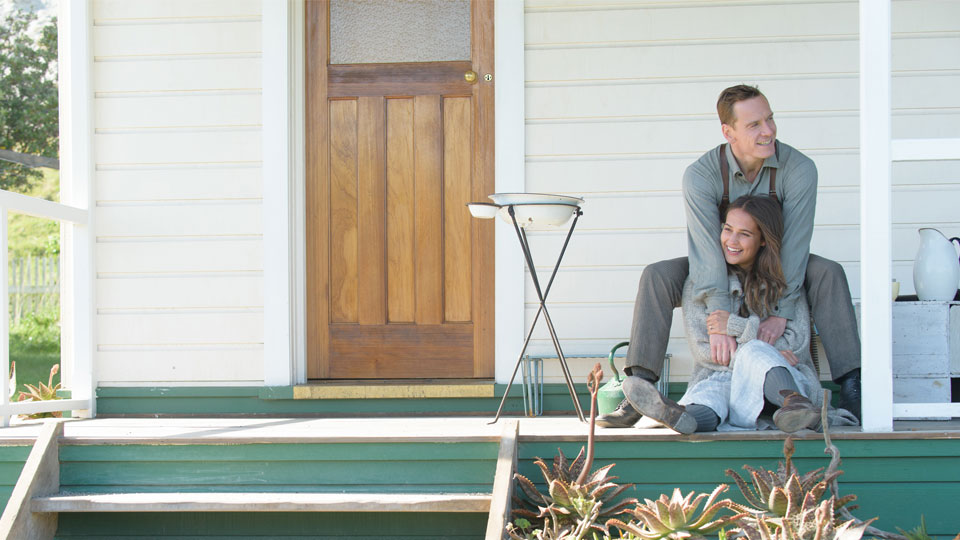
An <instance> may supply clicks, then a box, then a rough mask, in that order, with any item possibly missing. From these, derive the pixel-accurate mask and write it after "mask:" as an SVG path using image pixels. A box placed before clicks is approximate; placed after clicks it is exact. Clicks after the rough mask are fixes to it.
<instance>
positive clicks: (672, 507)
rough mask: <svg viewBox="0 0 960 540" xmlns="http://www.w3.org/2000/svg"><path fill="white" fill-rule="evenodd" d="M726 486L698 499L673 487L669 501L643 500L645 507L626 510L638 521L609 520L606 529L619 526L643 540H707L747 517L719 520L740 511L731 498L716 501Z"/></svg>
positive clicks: (703, 494) (661, 497) (662, 499)
mask: <svg viewBox="0 0 960 540" xmlns="http://www.w3.org/2000/svg"><path fill="white" fill-rule="evenodd" d="M727 487H728V486H727V485H726V484H720V485H719V486H717V487H716V489H714V490H713V493H711V494H710V495H709V496H708V495H707V494H706V493H701V494H699V495H697V496H696V497H694V492H692V491H691V492H690V493H688V494H687V496H686V497H684V496H683V495H682V494H681V493H680V488H674V490H673V496H672V497H670V498H667V496H666V495H660V498H659V499H657V500H655V501H651V500H650V499H644V504H643V505H638V506H637V507H636V508H634V509H632V510H627V513H629V514H632V515H633V516H634V517H635V518H636V520H635V521H633V520H632V521H630V523H624V522H623V521H621V520H619V519H611V520H609V521H607V526H608V527H611V526H612V527H616V528H618V529H620V530H621V531H624V532H625V533H627V534H630V535H633V536H634V537H636V538H640V539H643V540H659V539H661V538H671V539H673V540H682V539H685V538H693V539H697V538H704V537H706V536H707V535H709V534H713V533H716V532H718V531H720V529H722V528H723V527H726V526H727V525H730V524H733V523H736V521H737V520H738V519H740V518H742V517H744V516H746V515H747V513H746V512H740V513H738V514H735V515H730V516H723V517H720V518H717V517H716V516H717V514H718V513H719V512H720V511H721V510H723V509H731V510H734V511H738V510H740V509H741V508H740V506H739V505H737V504H736V503H734V502H733V501H731V500H729V499H724V500H722V501H717V500H716V499H717V497H718V496H719V495H720V494H721V493H723V492H725V491H726V490H727ZM704 499H706V502H705V503H704V505H703V510H701V511H698V509H699V507H700V503H701V502H703V501H704Z"/></svg>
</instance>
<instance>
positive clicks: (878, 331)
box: [860, 0, 893, 432]
mask: <svg viewBox="0 0 960 540" xmlns="http://www.w3.org/2000/svg"><path fill="white" fill-rule="evenodd" d="M890 39H891V38H890V0H861V1H860V298H861V317H860V320H861V343H862V348H861V351H862V358H863V370H862V378H863V429H864V431H871V432H885V431H892V430H893V371H892V356H893V346H892V343H893V338H892V324H891V321H892V306H891V303H890V279H891V278H890V275H891V268H890V265H891V227H890V224H891V204H890V199H891V197H890V171H891V166H890V136H891V132H890V58H891V50H890Z"/></svg>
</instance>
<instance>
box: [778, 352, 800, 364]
mask: <svg viewBox="0 0 960 540" xmlns="http://www.w3.org/2000/svg"><path fill="white" fill-rule="evenodd" d="M780 354H782V355H783V357H784V358H786V359H787V362H790V365H791V366H795V365H797V364H799V363H800V359H799V358H797V355H795V354H793V351H780Z"/></svg>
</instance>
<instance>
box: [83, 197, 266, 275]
mask: <svg viewBox="0 0 960 540" xmlns="http://www.w3.org/2000/svg"><path fill="white" fill-rule="evenodd" d="M260 213H261V208H260V205H259V204H256V203H246V202H245V203H229V202H227V203H223V204H216V205H213V204H203V205H199V204H193V205H146V204H144V205H124V206H101V207H99V208H97V224H96V227H97V236H98V237H105V236H108V237H119V238H130V237H140V236H182V237H184V238H183V239H184V240H190V239H191V238H190V237H197V236H242V235H246V236H253V235H259V234H260V233H261V219H260ZM98 271H100V272H109V271H110V269H109V268H99V269H98Z"/></svg>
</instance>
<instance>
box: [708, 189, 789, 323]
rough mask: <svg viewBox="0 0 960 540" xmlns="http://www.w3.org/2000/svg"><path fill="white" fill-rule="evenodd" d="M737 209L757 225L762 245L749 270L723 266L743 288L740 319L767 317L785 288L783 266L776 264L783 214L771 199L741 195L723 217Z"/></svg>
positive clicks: (781, 240)
mask: <svg viewBox="0 0 960 540" xmlns="http://www.w3.org/2000/svg"><path fill="white" fill-rule="evenodd" d="M737 208H739V209H740V210H742V211H744V212H746V213H747V214H749V215H750V217H752V218H753V220H754V221H755V222H756V223H757V228H759V229H760V240H761V241H762V242H763V243H764V245H762V246H760V248H759V250H758V251H757V256H756V258H755V259H754V261H753V265H752V266H751V267H750V269H749V270H744V269H743V268H740V267H739V266H737V265H733V264H728V265H727V267H728V269H729V270H730V271H732V272H733V273H734V274H735V275H736V276H737V278H738V279H739V280H740V283H741V285H742V286H743V297H744V300H743V303H742V304H741V305H740V316H742V317H746V316H747V315H748V310H749V312H752V313H756V314H757V315H759V316H760V317H761V318H763V317H767V316H769V315H771V314H773V308H774V306H776V305H777V302H778V301H779V300H780V297H781V296H783V291H784V289H786V288H787V280H786V279H785V278H784V277H783V266H782V265H781V264H780V246H781V245H782V244H783V212H782V211H781V210H780V205H779V204H777V202H776V201H774V200H773V199H771V198H769V197H759V196H756V195H744V196H743V197H740V198H738V199H737V200H735V201H733V202H732V203H730V206H728V207H727V213H730V211H731V210H734V209H737ZM723 219H724V222H726V219H727V216H726V215H724V216H723Z"/></svg>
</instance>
